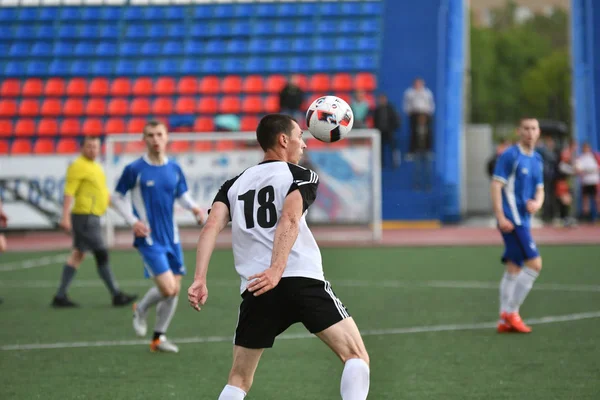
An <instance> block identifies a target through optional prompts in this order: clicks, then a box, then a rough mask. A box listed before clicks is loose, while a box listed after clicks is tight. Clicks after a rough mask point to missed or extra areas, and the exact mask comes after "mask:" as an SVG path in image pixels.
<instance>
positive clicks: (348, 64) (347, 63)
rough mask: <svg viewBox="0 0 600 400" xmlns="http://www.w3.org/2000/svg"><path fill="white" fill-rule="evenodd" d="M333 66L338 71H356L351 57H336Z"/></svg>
mask: <svg viewBox="0 0 600 400" xmlns="http://www.w3.org/2000/svg"><path fill="white" fill-rule="evenodd" d="M332 66H333V68H335V70H336V71H354V70H355V69H356V64H355V63H354V59H353V58H352V57H350V56H338V57H335V59H334V61H333V63H332Z"/></svg>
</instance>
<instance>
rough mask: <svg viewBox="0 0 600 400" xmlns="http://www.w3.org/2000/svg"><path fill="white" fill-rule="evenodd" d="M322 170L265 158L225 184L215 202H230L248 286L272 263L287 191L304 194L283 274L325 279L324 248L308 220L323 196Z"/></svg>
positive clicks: (239, 267) (237, 255)
mask: <svg viewBox="0 0 600 400" xmlns="http://www.w3.org/2000/svg"><path fill="white" fill-rule="evenodd" d="M318 185H319V177H318V175H317V174H316V173H315V172H313V171H311V170H310V169H306V168H303V167H301V166H299V165H296V164H290V163H287V162H284V161H264V162H262V163H260V164H258V165H256V166H254V167H251V168H248V169H247V170H245V171H244V172H242V173H241V174H240V175H238V176H237V177H235V178H233V179H230V180H228V181H227V182H225V183H224V184H223V186H222V187H221V189H220V190H219V193H218V194H217V196H216V197H215V200H214V201H213V203H214V202H216V201H220V202H222V203H225V204H226V205H227V206H228V207H229V213H230V218H231V224H232V242H233V256H234V260H235V269H236V271H237V273H238V274H239V275H240V278H241V280H242V282H241V287H240V292H242V293H243V292H244V290H246V285H247V283H248V277H250V276H252V275H255V274H258V273H260V272H262V271H264V270H265V269H267V268H269V267H270V265H271V256H272V253H273V242H274V240H275V229H276V228H277V221H278V220H279V218H280V217H281V211H282V209H283V203H284V201H285V198H286V196H287V195H288V194H289V193H291V192H293V191H294V190H299V191H300V193H301V195H302V199H303V211H304V213H303V215H302V218H301V219H300V228H299V232H298V238H297V239H296V242H295V243H294V246H293V247H292V251H291V252H290V255H289V258H288V264H287V266H286V268H285V271H284V272H283V276H282V277H291V276H296V277H305V278H313V279H318V280H325V278H324V276H323V264H322V262H321V251H320V250H319V247H318V246H317V242H316V241H315V238H314V237H313V235H312V232H311V231H310V229H309V228H308V225H307V224H306V210H307V209H308V207H309V206H310V205H311V204H312V203H313V201H314V200H315V198H316V196H317V187H318Z"/></svg>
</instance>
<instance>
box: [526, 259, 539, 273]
mask: <svg viewBox="0 0 600 400" xmlns="http://www.w3.org/2000/svg"><path fill="white" fill-rule="evenodd" d="M527 266H528V267H529V268H531V269H533V270H535V271H536V272H537V273H540V272H541V271H542V258H541V257H537V258H534V259H533V260H531V261H529V262H528V263H527Z"/></svg>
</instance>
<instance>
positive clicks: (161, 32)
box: [148, 24, 169, 39]
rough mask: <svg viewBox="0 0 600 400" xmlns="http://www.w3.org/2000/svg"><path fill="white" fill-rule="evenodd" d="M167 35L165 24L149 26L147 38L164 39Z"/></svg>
mask: <svg viewBox="0 0 600 400" xmlns="http://www.w3.org/2000/svg"><path fill="white" fill-rule="evenodd" d="M168 34H169V32H168V30H167V25H166V24H156V25H151V26H150V29H148V37H150V38H153V39H164V38H165V36H168Z"/></svg>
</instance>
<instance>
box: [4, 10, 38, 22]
mask: <svg viewBox="0 0 600 400" xmlns="http://www.w3.org/2000/svg"><path fill="white" fill-rule="evenodd" d="M19 9H20V12H19V18H18V20H19V21H23V22H32V21H37V16H38V9H37V7H19ZM13 21H14V19H13ZM11 22H12V21H11Z"/></svg>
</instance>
